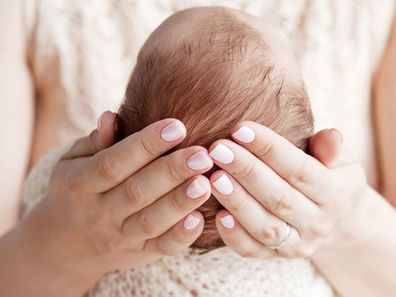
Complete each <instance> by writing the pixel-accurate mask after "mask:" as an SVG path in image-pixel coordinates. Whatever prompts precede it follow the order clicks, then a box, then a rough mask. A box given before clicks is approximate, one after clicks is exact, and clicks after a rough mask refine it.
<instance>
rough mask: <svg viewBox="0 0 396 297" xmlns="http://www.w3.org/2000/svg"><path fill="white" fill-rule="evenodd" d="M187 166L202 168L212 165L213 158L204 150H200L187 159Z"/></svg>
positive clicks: (195, 168) (194, 168) (196, 168)
mask: <svg viewBox="0 0 396 297" xmlns="http://www.w3.org/2000/svg"><path fill="white" fill-rule="evenodd" d="M187 166H188V167H190V169H192V170H202V169H205V168H208V167H210V166H212V160H211V159H210V157H209V156H208V154H207V153H205V152H204V151H199V152H197V153H195V154H193V155H191V156H190V157H189V158H188V159H187Z"/></svg>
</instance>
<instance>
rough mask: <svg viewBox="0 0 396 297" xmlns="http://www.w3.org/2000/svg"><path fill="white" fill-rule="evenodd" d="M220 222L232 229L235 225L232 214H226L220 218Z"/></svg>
mask: <svg viewBox="0 0 396 297" xmlns="http://www.w3.org/2000/svg"><path fill="white" fill-rule="evenodd" d="M220 223H221V224H222V225H223V226H224V227H226V228H227V229H232V228H234V226H235V220H234V217H233V216H232V215H228V216H224V217H222V218H220Z"/></svg>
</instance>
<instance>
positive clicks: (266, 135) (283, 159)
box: [232, 121, 328, 200]
mask: <svg viewBox="0 0 396 297" xmlns="http://www.w3.org/2000/svg"><path fill="white" fill-rule="evenodd" d="M233 131H234V132H233V133H232V137H233V139H235V140H236V141H237V142H238V143H239V144H241V145H242V146H243V147H245V148H246V149H248V150H249V151H250V152H252V153H253V154H254V155H256V156H257V157H258V158H259V159H260V160H262V161H263V162H264V163H265V164H267V165H268V166H269V167H271V168H272V169H273V171H275V172H276V173H277V174H278V175H279V176H281V177H282V178H283V179H285V180H287V181H288V182H289V184H291V185H292V186H293V187H294V188H296V189H298V190H299V191H301V192H302V193H304V194H305V195H306V196H308V197H309V198H311V199H313V200H315V199H320V197H317V194H318V189H322V188H324V187H326V186H327V184H328V182H327V177H328V175H327V168H326V167H325V166H324V165H323V164H322V163H320V162H319V161H318V160H316V159H315V158H313V157H311V156H309V155H308V154H306V153H305V152H303V151H302V150H300V149H299V148H297V147H296V146H294V145H293V144H291V143H290V142H289V141H287V140H286V139H285V138H283V137H282V136H280V135H278V134H277V133H275V132H274V131H272V130H271V129H269V128H267V127H265V126H263V125H261V124H258V123H255V122H251V121H245V122H242V123H240V124H238V125H237V126H236V128H235V129H234V130H233Z"/></svg>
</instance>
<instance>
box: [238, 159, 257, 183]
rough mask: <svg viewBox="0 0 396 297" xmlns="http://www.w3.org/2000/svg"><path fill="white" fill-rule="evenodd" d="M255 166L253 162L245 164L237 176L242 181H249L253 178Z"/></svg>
mask: <svg viewBox="0 0 396 297" xmlns="http://www.w3.org/2000/svg"><path fill="white" fill-rule="evenodd" d="M253 171H254V166H253V164H252V162H249V161H247V162H243V163H242V164H241V167H240V169H239V170H238V171H236V175H237V176H238V177H239V178H241V179H249V178H252V177H253Z"/></svg>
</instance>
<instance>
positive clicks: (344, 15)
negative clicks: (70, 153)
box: [20, 0, 395, 297]
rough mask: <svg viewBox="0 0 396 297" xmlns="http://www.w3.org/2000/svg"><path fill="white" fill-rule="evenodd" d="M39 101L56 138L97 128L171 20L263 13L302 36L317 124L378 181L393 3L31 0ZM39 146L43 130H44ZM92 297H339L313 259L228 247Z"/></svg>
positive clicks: (34, 186)
mask: <svg viewBox="0 0 396 297" xmlns="http://www.w3.org/2000/svg"><path fill="white" fill-rule="evenodd" d="M20 1H22V2H23V5H24V6H23V7H24V11H23V12H22V13H23V14H24V20H25V21H26V22H25V28H26V38H27V40H28V48H29V52H28V59H29V64H30V66H31V71H32V75H33V78H34V83H35V86H36V90H37V97H38V98H37V99H38V100H37V102H38V104H43V105H45V106H46V107H52V110H53V113H52V114H51V115H49V116H48V118H47V122H46V127H49V128H48V129H52V130H50V131H52V132H51V137H53V138H54V139H55V140H56V141H55V143H57V144H65V143H67V142H69V141H70V140H72V139H74V138H76V137H78V136H80V135H83V134H86V133H88V132H89V131H91V130H92V129H93V127H94V126H95V124H96V119H97V116H98V115H99V113H101V112H102V111H104V110H105V109H110V110H115V109H116V108H117V107H118V105H119V102H120V101H121V99H122V97H123V93H124V90H125V86H126V83H127V81H128V78H129V75H130V73H131V70H132V68H133V65H134V63H135V58H136V54H137V52H138V50H139V48H140V46H141V45H142V43H143V42H144V40H145V39H146V38H147V36H148V34H149V33H150V32H151V31H152V30H154V28H155V27H156V26H158V25H159V24H160V23H161V22H162V21H163V20H164V19H165V18H166V17H167V16H169V15H170V14H172V13H173V12H175V11H177V10H180V9H183V8H187V7H190V6H196V5H224V6H230V7H234V8H240V9H243V10H245V11H247V12H249V13H251V14H253V15H256V16H258V17H261V18H264V19H265V20H266V21H268V22H270V23H272V24H273V25H274V26H276V27H277V28H278V29H279V31H280V32H283V33H285V34H286V35H287V36H288V37H289V38H290V40H291V44H292V46H293V49H294V52H295V55H296V57H297V59H298V61H299V63H300V67H301V69H302V72H303V75H304V79H305V82H306V85H307V89H308V93H309V95H310V98H311V102H312V106H313V111H314V115H315V118H316V129H321V128H325V127H326V128H327V127H335V128H338V129H339V130H341V131H342V133H343V134H344V139H345V144H346V147H347V148H348V149H349V151H351V152H352V153H353V154H354V155H355V156H356V157H357V159H358V160H359V161H360V162H361V163H362V164H363V166H364V168H365V169H366V172H367V174H368V176H369V180H370V183H371V184H372V185H373V186H375V184H376V176H377V174H376V166H375V164H374V158H373V156H374V153H373V150H374V148H373V139H372V133H371V129H372V125H371V121H370V116H369V115H370V106H371V105H370V104H371V103H370V91H371V78H372V74H373V72H374V70H375V68H376V66H377V64H378V61H379V59H380V57H381V55H382V52H383V49H384V46H385V44H386V40H387V36H388V33H389V29H390V27H391V21H392V19H393V12H394V10H395V9H394V8H395V1H394V0H376V1H372V0H293V1H290V0H252V1H247V0H245V1H243V0H239V1H238V0H234V1H232V0H228V1H227V0H213V1H209V0H167V1H163V0H95V1H94V0H84V1H81V0H68V1H66V0H20ZM36 142H37V143H36V144H35V145H37V146H40V142H44V140H43V139H40V136H37V137H36ZM57 157H59V153H56V152H55V153H52V154H50V155H49V156H48V157H47V159H45V160H43V162H41V163H40V164H39V165H38V166H37V167H36V168H35V169H34V170H33V172H32V174H31V175H30V177H29V178H28V180H27V184H26V187H25V194H24V201H25V203H27V204H28V205H30V206H31V207H33V205H34V202H35V201H37V200H39V199H41V198H42V197H44V196H45V193H46V186H47V183H48V177H49V174H50V171H51V169H52V165H53V162H54V160H56V158H57ZM92 295H93V296H120V297H121V296H273V297H277V296H304V297H306V296H315V297H322V296H323V297H324V296H332V293H331V290H330V288H329V287H328V285H327V284H326V283H325V281H324V280H323V279H322V278H321V277H320V276H319V275H318V274H317V273H316V272H315V270H314V268H313V267H312V266H311V264H310V263H309V262H308V261H306V260H301V259H300V260H280V259H278V260H270V261H264V260H251V259H243V258H240V257H239V256H237V255H236V254H233V253H232V252H231V251H230V250H228V249H227V248H222V249H219V250H215V251H212V252H210V253H208V254H206V255H201V256H186V255H181V256H180V257H176V258H164V259H162V260H160V261H159V262H157V263H155V264H152V265H149V266H147V267H143V268H139V269H135V270H130V271H123V272H116V273H112V274H109V275H108V276H107V277H105V278H104V279H103V280H102V281H101V282H100V283H99V284H98V285H97V287H96V288H95V289H93V290H92Z"/></svg>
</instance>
